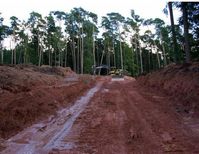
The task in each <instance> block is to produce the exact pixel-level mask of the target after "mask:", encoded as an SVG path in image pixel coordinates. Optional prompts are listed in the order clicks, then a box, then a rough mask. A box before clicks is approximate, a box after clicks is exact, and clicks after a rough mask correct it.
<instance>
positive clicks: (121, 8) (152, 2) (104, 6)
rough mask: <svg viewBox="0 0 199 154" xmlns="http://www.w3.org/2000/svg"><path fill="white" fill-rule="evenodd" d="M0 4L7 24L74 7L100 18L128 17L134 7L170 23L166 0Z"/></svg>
mask: <svg viewBox="0 0 199 154" xmlns="http://www.w3.org/2000/svg"><path fill="white" fill-rule="evenodd" d="M0 4H1V5H0V12H1V13H2V15H1V16H3V17H4V18H5V23H6V24H8V23H9V17H11V16H13V15H14V16H16V17H18V18H19V19H21V20H27V18H28V17H29V13H30V12H32V11H36V12H38V13H41V14H42V15H43V16H46V15H48V13H49V12H50V11H55V10H59V11H65V12H69V11H70V10H71V9H72V8H74V7H82V8H84V9H85V10H87V11H91V12H93V13H96V14H97V15H98V16H99V18H100V17H101V16H104V15H106V14H107V13H110V12H118V13H120V14H122V15H123V16H125V17H127V16H129V15H130V10H131V9H134V10H135V13H136V14H138V15H140V16H141V17H142V18H145V19H147V18H156V17H158V18H161V19H163V20H164V21H165V22H166V23H168V24H169V19H168V18H167V17H166V16H165V15H164V14H163V12H162V10H163V8H164V7H165V5H166V1H165V0H0Z"/></svg>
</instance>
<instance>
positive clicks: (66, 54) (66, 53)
mask: <svg viewBox="0 0 199 154" xmlns="http://www.w3.org/2000/svg"><path fill="white" fill-rule="evenodd" d="M67 56H68V49H67V42H66V48H65V63H64V67H66V66H67Z"/></svg>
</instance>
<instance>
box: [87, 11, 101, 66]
mask: <svg viewBox="0 0 199 154" xmlns="http://www.w3.org/2000/svg"><path fill="white" fill-rule="evenodd" d="M89 17H90V20H91V22H92V27H93V28H92V39H93V40H92V42H93V66H94V67H96V56H95V40H96V37H97V33H98V32H99V31H98V27H97V26H96V25H97V20H98V17H97V14H95V13H92V12H89Z"/></svg>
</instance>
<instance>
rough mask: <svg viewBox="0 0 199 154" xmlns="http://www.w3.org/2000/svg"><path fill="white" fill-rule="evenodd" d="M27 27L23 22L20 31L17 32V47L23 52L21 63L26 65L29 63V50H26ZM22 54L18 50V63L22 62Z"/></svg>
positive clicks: (27, 39)
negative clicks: (18, 39)
mask: <svg viewBox="0 0 199 154" xmlns="http://www.w3.org/2000/svg"><path fill="white" fill-rule="evenodd" d="M28 33H29V27H28V25H27V23H26V22H25V21H22V22H21V25H20V31H19V33H18V34H19V38H20V41H19V46H21V48H22V50H23V63H25V64H27V63H28V62H29V58H30V57H29V48H28V41H29V34H28ZM21 55H22V52H21V50H20V59H21V60H19V61H20V62H22V58H21Z"/></svg>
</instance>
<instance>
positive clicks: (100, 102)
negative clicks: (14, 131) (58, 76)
mask: <svg viewBox="0 0 199 154" xmlns="http://www.w3.org/2000/svg"><path fill="white" fill-rule="evenodd" d="M171 103H172V102H170V100H169V99H168V98H166V97H165V96H157V95H155V94H154V93H153V92H151V91H148V90H147V89H143V87H140V86H139V85H138V84H137V82H136V81H135V80H134V79H131V78H126V79H125V80H119V81H117V80H115V79H114V80H113V81H111V79H109V80H107V79H105V80H103V81H100V82H99V83H98V85H97V86H96V87H94V88H92V89H90V91H89V92H88V93H87V94H86V95H85V96H83V97H82V98H81V99H80V100H78V101H76V102H75V104H74V105H73V106H72V107H70V108H67V109H63V110H62V111H60V112H58V114H57V116H54V117H51V118H49V119H48V120H47V121H46V122H43V123H40V124H36V125H33V126H32V127H30V128H28V129H26V130H24V131H23V132H21V133H19V134H18V135H16V136H14V137H13V138H11V139H9V140H8V147H7V149H6V150H5V151H4V152H3V153H30V154H33V153H35V154H36V153H41V154H45V153H51V154H52V153H63V154H64V153H68V154H78V153H80V154H81V153H89V154H92V153H97V154H131V153H199V133H198V130H199V127H198V126H197V125H195V127H194V129H193V128H192V125H189V122H187V121H185V120H184V119H186V120H187V117H181V116H180V115H178V114H177V113H176V111H175V110H174V109H173V108H172V107H171V106H169V104H171ZM192 124H193V123H192Z"/></svg>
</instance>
